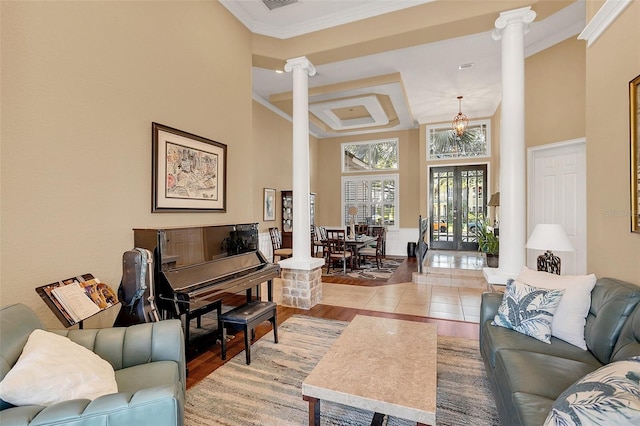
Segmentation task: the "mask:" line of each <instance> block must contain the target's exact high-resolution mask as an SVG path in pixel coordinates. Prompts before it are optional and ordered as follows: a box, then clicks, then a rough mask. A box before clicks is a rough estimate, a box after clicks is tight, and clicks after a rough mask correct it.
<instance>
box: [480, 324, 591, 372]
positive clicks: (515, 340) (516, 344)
mask: <svg viewBox="0 0 640 426" xmlns="http://www.w3.org/2000/svg"><path fill="white" fill-rule="evenodd" d="M482 329H483V331H482V337H483V338H482V347H481V350H482V354H483V356H486V357H487V358H488V361H489V364H490V366H491V367H495V365H496V363H495V357H496V354H497V353H498V352H499V351H501V350H503V349H520V350H523V351H528V352H537V353H542V354H548V355H553V356H557V357H562V358H567V359H573V360H575V361H580V362H584V363H587V364H592V365H594V366H595V368H598V367H600V366H601V365H602V363H601V362H599V361H598V359H597V358H596V357H594V356H593V354H592V353H591V352H589V351H583V350H582V349H580V348H578V347H576V346H574V345H572V344H569V343H567V342H565V341H564V340H560V339H557V338H555V337H552V338H551V344H550V345H548V344H546V343H543V342H541V341H539V340H535V339H532V338H530V337H528V336H525V335H523V334H520V333H517V332H515V331H513V330H509V329H506V328H502V327H494V326H492V325H491V323H490V322H489V321H487V322H485V324H483V325H482Z"/></svg>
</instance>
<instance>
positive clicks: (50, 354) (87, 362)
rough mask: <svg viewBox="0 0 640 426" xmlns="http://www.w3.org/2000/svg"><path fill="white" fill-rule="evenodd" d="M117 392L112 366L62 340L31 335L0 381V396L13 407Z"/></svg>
mask: <svg viewBox="0 0 640 426" xmlns="http://www.w3.org/2000/svg"><path fill="white" fill-rule="evenodd" d="M115 392H118V386H117V384H116V379H115V374H114V371H113V367H111V364H109V363H108V362H107V361H105V360H103V359H102V358H100V357H99V356H97V355H96V354H95V353H93V352H91V351H90V350H88V349H86V348H84V347H82V346H80V345H78V344H76V343H74V342H72V341H71V340H69V339H68V338H66V337H63V336H59V335H57V334H54V333H50V332H47V331H44V330H40V329H36V330H34V331H32V332H31V334H30V335H29V338H28V339H27V343H26V344H25V346H24V348H23V350H22V354H21V355H20V358H18V361H17V362H16V363H15V365H14V366H13V368H11V370H9V372H8V373H7V374H6V375H5V377H4V379H3V380H2V382H0V397H1V398H2V399H3V400H4V401H6V402H8V403H10V404H13V405H51V404H55V403H57V402H60V401H65V400H70V399H79V398H86V399H95V398H97V397H99V396H101V395H106V394H110V393H115Z"/></svg>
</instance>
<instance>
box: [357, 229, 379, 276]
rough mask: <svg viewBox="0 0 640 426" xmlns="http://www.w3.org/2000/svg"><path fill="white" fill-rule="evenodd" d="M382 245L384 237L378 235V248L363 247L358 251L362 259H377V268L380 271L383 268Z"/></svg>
mask: <svg viewBox="0 0 640 426" xmlns="http://www.w3.org/2000/svg"><path fill="white" fill-rule="evenodd" d="M382 243H383V235H382V233H380V234H378V236H377V237H376V246H375V247H363V248H361V249H360V250H359V251H358V256H360V258H361V259H363V260H364V261H366V259H367V258H369V257H375V259H376V268H378V269H380V268H381V267H382Z"/></svg>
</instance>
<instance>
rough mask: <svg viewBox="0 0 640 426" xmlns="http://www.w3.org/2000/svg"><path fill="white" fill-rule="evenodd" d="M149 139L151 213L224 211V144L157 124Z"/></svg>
mask: <svg viewBox="0 0 640 426" xmlns="http://www.w3.org/2000/svg"><path fill="white" fill-rule="evenodd" d="M152 140H153V147H152V149H151V152H152V190H151V198H152V206H151V211H152V212H154V213H157V212H226V210H227V145H225V144H222V143H220V142H216V141H214V140H211V139H207V138H204V137H202V136H197V135H194V134H191V133H187V132H184V131H182V130H177V129H173V128H171V127H168V126H164V125H162V124H158V123H153V125H152Z"/></svg>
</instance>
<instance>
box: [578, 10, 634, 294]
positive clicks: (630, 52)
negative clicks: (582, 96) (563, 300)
mask: <svg viewBox="0 0 640 426" xmlns="http://www.w3.org/2000/svg"><path fill="white" fill-rule="evenodd" d="M639 22H640V2H638V1H634V2H632V3H631V5H630V6H629V7H627V8H626V9H625V10H624V11H623V13H622V14H621V15H620V16H618V18H616V20H615V22H614V23H613V25H612V26H610V27H609V28H608V29H607V30H606V31H605V32H604V33H603V34H602V35H601V36H600V38H598V39H597V40H596V41H595V43H593V44H592V45H591V46H590V47H588V48H587V52H586V55H587V56H586V60H587V74H586V89H587V90H586V92H587V98H586V129H587V132H586V136H587V176H588V183H587V191H588V195H587V211H588V215H587V264H588V269H589V271H591V272H594V273H595V274H596V275H597V276H601V277H602V276H611V277H616V278H620V279H624V280H628V281H632V282H635V283H636V284H640V234H633V233H631V232H630V229H631V225H630V221H631V218H630V216H631V213H630V202H631V201H630V178H629V176H630V175H629V173H630V166H629V165H630V157H629V156H630V153H629V81H630V80H632V79H633V78H635V77H636V76H637V75H638V74H640V55H639V54H638V52H640V27H639V26H638V23H639Z"/></svg>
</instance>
